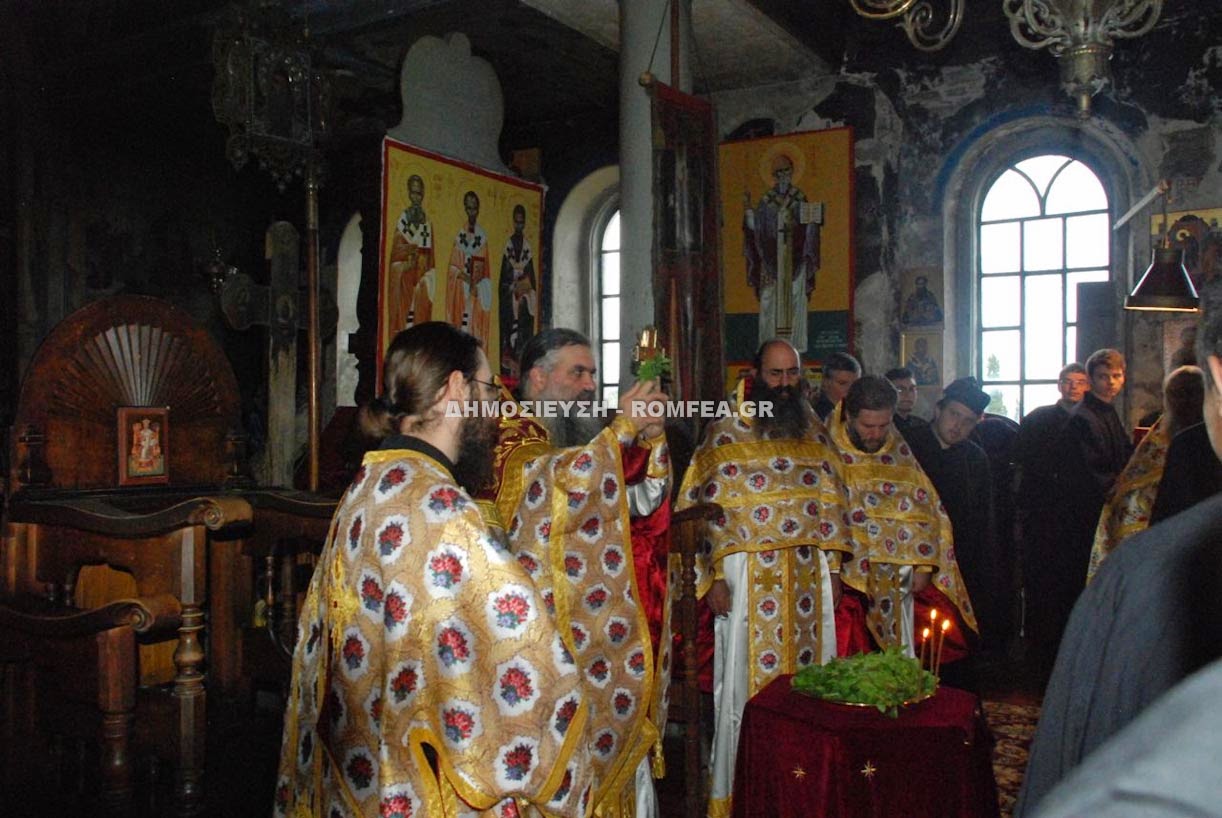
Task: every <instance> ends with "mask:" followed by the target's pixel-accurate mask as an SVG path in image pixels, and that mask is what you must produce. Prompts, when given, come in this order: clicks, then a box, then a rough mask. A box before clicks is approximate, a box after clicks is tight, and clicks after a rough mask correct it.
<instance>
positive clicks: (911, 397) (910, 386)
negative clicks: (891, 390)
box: [883, 366, 929, 438]
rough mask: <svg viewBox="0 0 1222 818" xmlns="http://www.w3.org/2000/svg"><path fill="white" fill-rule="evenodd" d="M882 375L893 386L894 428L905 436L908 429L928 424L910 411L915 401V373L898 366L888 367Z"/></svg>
mask: <svg viewBox="0 0 1222 818" xmlns="http://www.w3.org/2000/svg"><path fill="white" fill-rule="evenodd" d="M883 377H884V378H886V379H887V380H888V381H890V382H891V385H892V386H894V387H895V396H896V401H895V416H894V417H893V418H892V419H891V423H892V424H894V426H895V428H896V430H897V431H898V432H899V433H900V434H901V435H903V436H904V437H905V438H907V437H908V432H909V431H910V430H912V429H919V428H922V427H926V426H928V425H929V421H927V420H925V418H923V417H921V416H920V415H917V414H914V413H913V411H912V410H913V409H915V408H916V402H917V383H916V375H914V374H913V373H912V370H911V369H909V368H908V367H906V366H898V367H895V368H894V369H888V370H887V372H886V374H885V375H883Z"/></svg>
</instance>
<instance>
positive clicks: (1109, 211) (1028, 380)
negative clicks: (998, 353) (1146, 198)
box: [971, 150, 1116, 420]
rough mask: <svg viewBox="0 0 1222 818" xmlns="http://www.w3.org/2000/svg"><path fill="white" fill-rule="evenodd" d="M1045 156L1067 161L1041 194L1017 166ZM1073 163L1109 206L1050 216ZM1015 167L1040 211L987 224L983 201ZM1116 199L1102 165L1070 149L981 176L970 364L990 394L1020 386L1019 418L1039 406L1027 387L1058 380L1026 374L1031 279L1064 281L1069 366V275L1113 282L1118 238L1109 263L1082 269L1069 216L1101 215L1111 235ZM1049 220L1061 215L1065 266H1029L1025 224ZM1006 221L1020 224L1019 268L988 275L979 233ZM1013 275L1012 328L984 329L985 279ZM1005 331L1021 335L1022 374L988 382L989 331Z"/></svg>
mask: <svg viewBox="0 0 1222 818" xmlns="http://www.w3.org/2000/svg"><path fill="white" fill-rule="evenodd" d="M1044 156H1059V157H1063V158H1065V159H1066V160H1067V161H1066V162H1065V163H1064V164H1063V165H1062V166H1061V167H1060V168H1058V169H1057V171H1056V173H1054V174H1053V176H1052V178H1051V179H1050V180H1049V181H1048V183H1047V185H1046V186H1045V188H1044V190H1043V192H1040V191H1039V190H1038V189H1037V188H1036V184H1035V180H1033V179H1032V178H1031V177H1030V175H1029V174H1028V173H1026V172H1025V171H1023V170H1022V169H1021V168H1019V167H1018V166H1019V165H1021V164H1023V163H1024V162H1026V161H1028V160H1030V159H1035V158H1039V157H1044ZM1075 162H1077V163H1079V164H1081V165H1082V166H1084V167H1085V168H1086V169H1087V170H1089V171H1090V172H1091V173H1092V174H1094V176H1095V179H1096V180H1097V181H1098V183H1099V185H1100V187H1102V188H1103V195H1104V196H1105V197H1106V199H1107V202H1106V206H1105V207H1103V208H1096V209H1092V210H1078V211H1073V212H1070V213H1056V214H1049V213H1048V211H1047V204H1048V196H1049V193H1050V192H1051V191H1052V189H1053V188H1054V186H1055V185H1056V184H1057V182H1058V179H1059V177H1060V176H1061V174H1063V173H1064V172H1065V171H1066V170H1067V169H1068V168H1069V167H1070V166H1071V165H1073V163H1075ZM1011 170H1012V171H1014V172H1015V173H1018V174H1020V175H1021V176H1023V178H1024V179H1026V180H1027V182H1028V183H1029V184H1030V185H1031V188H1032V192H1033V193H1034V194H1035V196H1036V197H1037V200H1038V202H1039V212H1038V213H1036V214H1034V215H1027V216H1015V217H1010V218H1005V219H993V220H991V221H988V222H985V221H984V219H983V215H984V205H985V202H986V201H987V200H988V196H989V194H990V193H991V192H992V190H993V187H994V186H995V185H996V184H997V183H998V181H999V180H1000V179H1001V178H1002V177H1003V176H1004V175H1005V174H1006V173H1008V172H1009V171H1011ZM1114 200H1115V196H1114V194H1113V193H1112V192H1111V191H1109V190H1108V187H1107V183H1106V180H1105V179H1104V177H1103V175H1102V174H1101V173H1100V171H1099V169H1098V167H1097V166H1095V165H1094V164H1092V163H1091V162H1090V161H1088V160H1084V159H1082V158H1079V157H1076V156H1073V155H1072V154H1071V153H1069V152H1066V151H1053V150H1048V151H1039V150H1034V151H1031V152H1030V155H1027V156H1023V157H1022V158H1018V159H1014V160H1013V161H1011V162H1010V163H1008V164H1005V165H1002V166H1000V167H995V168H993V169H992V171H991V172H990V173H988V174H985V175H983V176H982V177H981V184H980V188H979V195H978V196H977V197H976V201H975V204H974V207H973V211H972V231H973V239H974V253H973V260H972V279H973V293H972V296H973V301H972V303H973V305H974V309H973V313H972V339H971V340H972V347H973V349H974V351H975V355H974V357H973V361H974V365H973V367H972V372H973V374H974V375H975V376H976V378H977V379H978V380H979V381H980V383H981V384H982V387H983V388H984V390H985V391H986V392H989V391H990V387H994V386H996V387H1017V390H1018V398H1017V400H1018V407H1017V408H1018V419H1020V420H1021V419H1022V417H1024V416H1025V415H1026V414H1027V413H1028V412H1030V411H1031V410H1032V409H1034V408H1035V406H1028V405H1026V394H1027V388H1028V387H1030V386H1051V387H1053V388H1054V389H1055V387H1056V383H1057V376H1056V375H1055V374H1053V375H1051V376H1049V377H1039V378H1036V377H1028V372H1027V363H1028V362H1027V349H1026V342H1027V338H1028V333H1030V332H1038V330H1034V329H1029V328H1028V314H1027V282H1028V280H1029V279H1032V278H1047V277H1052V276H1056V277H1057V278H1058V279H1059V281H1060V291H1061V314H1060V316H1059V324H1060V338H1061V358H1062V361H1061V362H1060V364H1059V366H1058V367H1057V368H1058V370H1059V369H1060V367H1061V366H1064V365H1065V364H1067V363H1070V362H1072V361H1073V360H1075V359H1076V350H1070V349H1067V347H1066V337H1067V334H1068V332H1069V329H1070V328H1071V327H1072V328H1073V329H1074V333H1075V338H1076V337H1077V328H1078V326H1079V325H1080V324H1081V304H1078V305H1077V308H1076V310H1075V315H1074V318H1073V320H1072V321H1071V320H1070V319H1069V316H1068V314H1067V311H1068V301H1069V286H1070V284H1069V282H1070V276H1071V275H1073V274H1074V273H1081V272H1092V271H1097V270H1100V269H1105V270H1106V272H1107V276H1108V277H1107V282H1108V283H1111V284H1113V286H1114V285H1115V279H1116V270H1115V269H1114V268H1115V247H1114V246H1113V244H1114V242H1113V241H1110V240H1109V242H1108V248H1107V251H1108V257H1107V261H1106V262H1105V264H1102V265H1088V266H1085V267H1081V268H1078V267H1070V265H1069V258H1068V250H1069V242H1068V241H1067V238H1068V231H1069V229H1070V228H1069V224H1068V220H1069V219H1070V218H1074V217H1080V216H1092V215H1100V214H1102V215H1104V216H1106V217H1107V235H1108V236H1109V237H1111V236H1112V225H1113V223H1114V221H1115V219H1114V217H1113V212H1114V204H1113V203H1114ZM1050 218H1059V219H1061V225H1060V230H1061V264H1060V266H1059V267H1053V268H1049V269H1041V270H1029V269H1028V268H1027V266H1026V259H1025V251H1026V245H1025V233H1026V225H1027V224H1028V223H1031V222H1038V221H1043V220H1047V219H1050ZM1004 223H1018V225H1019V245H1018V253H1019V260H1018V267H1017V269H1016V270H1015V271H1013V272H1005V273H988V274H986V273H985V272H984V264H983V257H982V255H983V247H982V243H981V240H980V236H981V233H982V232H983V228H984V227H985V226H986V225H993V224H1004ZM1012 276H1017V278H1018V282H1019V299H1018V323H1017V324H1016V325H1012V326H1011V325H1004V326H1002V325H998V326H990V327H987V328H986V327H985V326H984V320H983V305H982V302H983V297H984V282H985V281H986V280H989V279H993V280H1001V279H1003V278H1009V277H1012ZM1004 331H1011V332H1013V331H1017V332H1018V339H1019V341H1018V343H1019V351H1018V376H1017V378H1016V379H1012V378H1010V379H1001V380H997V381H992V382H990V381H987V380H986V368H987V365H988V361H987V360H986V359H985V357H984V338H985V333H986V332H1004Z"/></svg>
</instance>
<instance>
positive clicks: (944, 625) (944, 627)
mask: <svg viewBox="0 0 1222 818" xmlns="http://www.w3.org/2000/svg"><path fill="white" fill-rule="evenodd" d="M948 630H950V620H949V619H943V620H942V632H943V633H945V632H946V631H948Z"/></svg>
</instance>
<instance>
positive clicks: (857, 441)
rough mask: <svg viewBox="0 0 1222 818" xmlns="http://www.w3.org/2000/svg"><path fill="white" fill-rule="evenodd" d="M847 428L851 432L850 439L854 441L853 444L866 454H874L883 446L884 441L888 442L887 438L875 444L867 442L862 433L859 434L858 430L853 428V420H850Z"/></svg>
mask: <svg viewBox="0 0 1222 818" xmlns="http://www.w3.org/2000/svg"><path fill="white" fill-rule="evenodd" d="M847 429H848V433H849V440H850V441H851V442H852V444H853V445H854V446H856V447H857V450H858V451H861V452H865V453H866V454H874V453H875V452H877V451H878V450H879V449H881V448H882V447H883V444H884V443H886V442H887V439H886V438H883V439H882V440H880V441H878V442H877V443H875V444H873V445H871V444H868V443H866V442H865V441H864V440H862V439H861V435H859V434H857V430H856V429H855V428H853V423H852V421H850V422H849V424H848V426H847Z"/></svg>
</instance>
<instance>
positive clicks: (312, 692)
mask: <svg viewBox="0 0 1222 818" xmlns="http://www.w3.org/2000/svg"><path fill="white" fill-rule="evenodd" d="M491 380H492V375H491V370H490V368H489V365H488V361H487V358H486V357H485V355H484V353H483V352H482V350H480V348H479V345H478V342H477V341H476V340H475V339H474V338H472V337H471V336H470V335H467V334H466V333H463V332H461V331H459V330H457V329H454V328H453V327H450V326H448V325H446V324H441V323H426V324H421V325H417V326H416V327H414V328H413V329H410V330H406V331H404V332H401V333H400V334H399V335H398V336H397V337H396V338H395V340H394V342H392V344H391V346H390V348H389V349H388V351H387V355H386V363H385V378H384V382H385V384H386V396H385V397H383V398H379V399H378V400H376V401H375V402H374V404H373V405H371V407H369V409H368V411H367V413H366V415H365V417H366V421H367V423H366V425H367V426H368V427H369V429H370V430H371V431H374V432H376V433H377V434H379V435H380V436H383V438H384V439H383V443H382V447H381V448H380V449H378V450H376V451H373V452H370V453H369V454H368V455H366V457H365V461H364V464H363V466H362V468H361V469H360V471H358V473H357V474H356V476H355V477H354V479H353V482H352V484H351V485H350V486H349V488H348V490H347V492H346V494H345V495H344V497H343V499H342V500H341V502H340V504H339V506H338V507H337V510H336V513H335V517H334V519H333V521H332V527H331V535H330V536H329V538H328V541H327V543H326V545H325V546H324V549H323V552H322V555H321V557H320V559H319V562H318V565H317V567H316V569H315V572H314V577H313V579H312V580H311V582H310V587H309V591H308V593H307V596H306V601H305V604H304V606H303V609H302V612H301V618H300V622H301V625H300V628H299V633H298V638H297V645H296V648H295V651H294V656H293V675H292V682H291V685H290V689H289V700H288V705H287V709H286V714H285V725H284V738H283V743H282V747H281V755H280V769H279V775H278V780H277V787H276V796H275V806H274V809H275V815H277V816H294V818H297V817H299V816H319V818H322V817H323V816H326V818H330V816H334V815H340V816H349V818H375V816H376V818H385V816H392V815H399V816H405V815H412V816H417V817H418V816H460V815H465V816H473V815H479V816H498V818H508V816H517V815H534V814H542V813H541V811H542V812H545V813H546V814H547V815H563V816H583V815H587V814H590V810H591V808H592V804H591V799H592V796H593V791H594V786H595V778H594V776H595V767H594V765H593V764H592V760H591V758H590V755H591V753H592V752H598V751H599V749H600V745H599V744H598V742H597V740H595V739H594V737H593V735H592V734H591V733H590V731H589V716H590V710H591V699H592V698H593V697H594V696H598V697H599V698H601V699H608V700H609V699H610V698H611V696H612V695H613V691H611V690H604V689H602V688H601V687H600V685H599V683H598V681H597V679H598V677H597V674H596V673H594V672H593V671H592V668H591V667H590V663H589V661H588V659H585V658H583V659H578V658H577V657H576V655H575V653H574V651H573V648H572V637H571V635H570V634H569V633H567V632H565V631H564V630H562V629H561V627H560V625H559V620H558V618H557V617H556V616H555V614H554V613H553V611H552V610H551V608H552V606H553V604H554V602H553V599H552V597H551V594H550V593H546V592H544V591H542V590H540V589H539V588H538V587H536V584H535V582H534V581H532V579H531V576H530V572H529V571H528V570H526V569H525V568H523V566H522V565H521V564H520V563H519V562H518V561H517V560H515V559H514V558H513V557H512V555H511V554H509V553H508V552H507V551H506V550H504V548H503V547H502V546H501V544H500V543H499V542H498V540H497V539H495V538H494V537H493V536H491V534H490V532H489V530H488V529H487V527H486V526H485V524H484V522H483V520H482V518H481V516H480V513H479V511H478V509H477V508H476V504H475V502H474V501H473V500H472V499H471V497H470V495H469V494H468V493H467V490H466V489H465V488H464V486H466V487H473V486H477V485H480V484H481V483H482V482H483V480H484V479H486V477H487V475H488V471H489V467H490V465H491V456H490V455H491V448H492V445H493V443H494V441H495V434H496V426H495V422H494V421H492V419H489V418H483V417H462V416H461V415H458V414H454V415H449V414H447V412H446V409H447V408H448V407H451V406H454V405H459V404H461V403H463V402H466V401H472V400H480V399H491V398H492V397H494V392H493V391H492V390H491ZM568 519H576V514H574V515H573V517H572V518H568ZM581 519H586V518H584V517H582V518H581ZM573 533H574V534H575V535H576V536H578V537H579V536H580V533H579V532H573ZM592 590H593V589H590V591H591V592H592ZM603 602H604V603H606V602H611V600H603ZM584 603H585V604H588V605H592V604H594V601H593V600H591V599H587V600H584ZM608 607H609V606H608ZM616 658H617V659H618V658H619V657H616ZM610 660H611V657H606V661H607V662H609V661H610Z"/></svg>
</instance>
